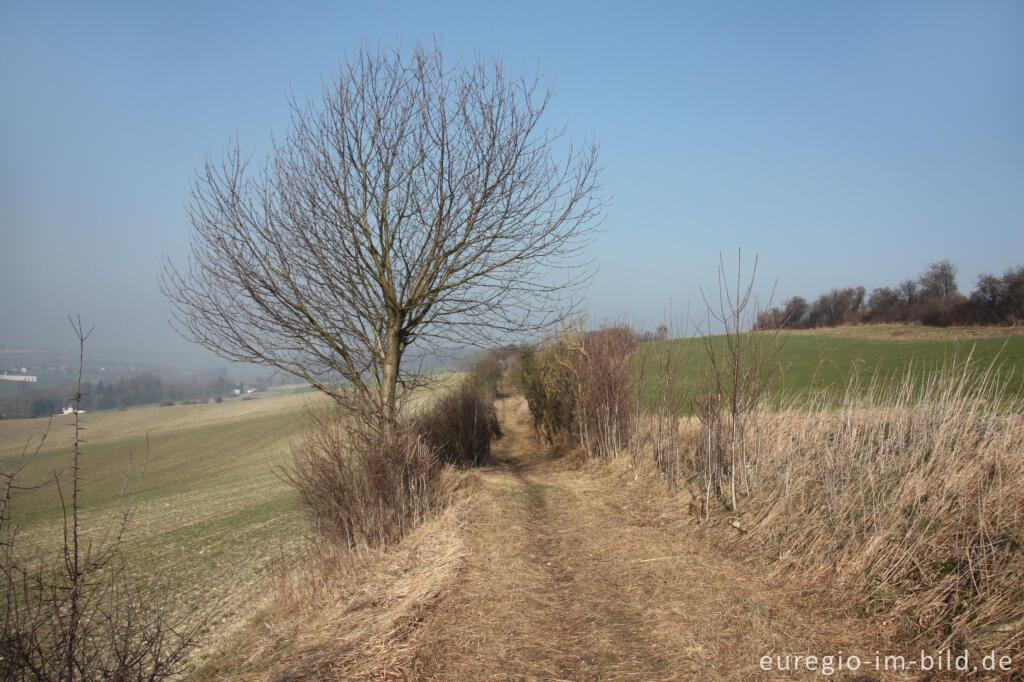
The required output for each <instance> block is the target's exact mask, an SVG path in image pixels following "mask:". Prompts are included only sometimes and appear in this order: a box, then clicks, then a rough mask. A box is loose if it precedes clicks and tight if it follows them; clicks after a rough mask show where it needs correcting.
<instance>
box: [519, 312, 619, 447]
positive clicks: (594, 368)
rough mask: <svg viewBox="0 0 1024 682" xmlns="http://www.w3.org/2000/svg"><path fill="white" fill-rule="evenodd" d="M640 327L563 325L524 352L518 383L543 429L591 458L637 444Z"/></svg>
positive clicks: (537, 427)
mask: <svg viewBox="0 0 1024 682" xmlns="http://www.w3.org/2000/svg"><path fill="white" fill-rule="evenodd" d="M636 348H637V337H636V333H635V332H634V331H633V330H632V328H630V327H629V326H627V325H625V324H620V323H613V324H607V325H605V326H604V327H603V328H601V329H599V330H596V331H590V332H584V331H582V330H581V329H580V328H578V327H576V328H570V329H566V330H565V331H563V332H562V333H561V334H560V335H559V336H558V337H557V338H555V339H553V340H549V341H547V342H545V343H544V344H542V345H541V346H540V347H526V348H523V349H521V350H520V353H519V363H518V364H519V374H518V377H517V384H518V386H519V388H520V390H522V392H523V395H524V396H525V398H526V402H527V405H528V406H529V408H530V413H531V415H532V416H533V423H534V429H535V431H536V432H537V435H538V436H539V437H540V438H542V439H544V440H545V441H547V442H549V443H551V442H554V441H555V440H557V439H563V440H565V441H567V442H572V443H576V444H578V445H580V446H582V448H583V451H584V452H585V453H586V455H587V457H588V458H589V459H598V460H608V459H611V458H612V457H614V456H615V455H616V454H618V453H620V452H623V451H626V450H631V449H635V448H633V447H632V446H633V444H634V443H635V438H636V434H637V415H638V410H639V405H638V404H637V395H638V394H637V390H638V389H637V386H636V380H637V376H636V369H635V368H634V366H633V353H634V352H635V351H636Z"/></svg>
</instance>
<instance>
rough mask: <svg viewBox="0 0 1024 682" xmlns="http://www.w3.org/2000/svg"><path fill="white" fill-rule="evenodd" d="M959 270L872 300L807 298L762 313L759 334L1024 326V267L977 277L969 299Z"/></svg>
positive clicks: (838, 292)
mask: <svg viewBox="0 0 1024 682" xmlns="http://www.w3.org/2000/svg"><path fill="white" fill-rule="evenodd" d="M956 271H957V268H956V266H955V265H953V263H951V262H950V261H949V260H942V261H939V262H937V263H932V264H931V265H929V266H928V267H927V268H926V269H925V271H924V272H922V273H921V275H920V276H919V277H918V278H917V279H906V280H903V281H902V282H900V283H899V284H897V285H896V286H895V287H879V288H877V289H874V290H873V291H872V292H871V294H870V295H867V294H866V291H865V289H864V287H850V288H846V289H832V290H831V291H829V292H828V293H825V294H822V295H821V296H819V297H818V298H817V300H815V301H814V302H813V303H809V302H808V301H807V300H806V299H805V298H803V297H802V296H794V297H793V298H791V299H789V300H788V301H784V302H783V304H782V306H781V307H777V308H772V309H770V310H766V311H764V312H762V313H761V314H760V315H758V317H757V328H758V329H774V328H777V327H782V328H785V329H811V328H814V327H835V326H838V325H841V324H855V323H860V322H916V323H918V324H923V325H929V326H934V327H948V326H950V325H967V324H986V325H1013V324H1020V323H1022V322H1024V266H1020V267H1016V268H1010V269H1009V270H1007V271H1006V272H1005V273H1004V274H1003V276H1002V277H999V276H996V275H990V274H982V275H979V276H978V281H977V285H976V287H975V290H974V291H972V292H971V293H970V295H968V296H964V295H963V294H961V293H960V291H959V290H958V288H957V284H956Z"/></svg>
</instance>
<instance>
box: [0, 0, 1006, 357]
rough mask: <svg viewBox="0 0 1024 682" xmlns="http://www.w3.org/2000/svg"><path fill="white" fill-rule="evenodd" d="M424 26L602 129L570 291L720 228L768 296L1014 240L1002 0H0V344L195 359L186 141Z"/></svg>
mask: <svg viewBox="0 0 1024 682" xmlns="http://www.w3.org/2000/svg"><path fill="white" fill-rule="evenodd" d="M434 37H437V38H438V39H439V40H441V41H442V44H443V45H444V48H445V51H446V53H447V54H448V55H449V57H450V58H452V59H454V58H457V57H459V56H472V54H473V53H474V51H479V52H481V53H483V54H487V55H493V54H498V55H500V56H501V58H502V59H503V60H504V61H505V63H506V65H507V66H508V67H509V68H510V69H512V70H514V71H518V72H521V73H522V72H525V73H532V72H533V71H534V69H536V68H538V67H539V69H540V73H541V75H542V78H543V80H544V82H546V83H548V84H550V85H551V86H553V88H554V89H555V96H554V99H553V101H552V106H551V109H550V111H549V114H548V116H547V119H546V123H547V125H549V126H551V127H554V128H557V127H560V126H561V125H563V124H565V125H567V126H568V130H569V132H570V133H571V134H572V135H573V136H574V137H576V138H584V137H587V136H590V135H593V136H595V137H596V139H597V140H598V141H599V142H600V144H601V146H602V154H601V162H602V165H603V166H604V167H605V168H606V171H605V174H604V182H605V184H606V185H607V187H608V189H609V191H610V193H612V194H613V195H614V200H613V203H612V205H611V207H610V208H609V210H608V211H607V212H606V216H605V221H604V232H603V233H602V234H601V235H600V236H599V237H598V240H597V242H596V243H595V245H594V247H593V252H592V255H593V257H594V258H595V259H596V261H597V264H598V267H599V270H598V273H597V275H596V277H595V279H594V281H593V284H592V286H591V288H590V290H589V293H588V301H589V309H590V313H591V315H592V317H593V318H594V319H602V318H607V317H614V316H617V315H622V314H628V315H630V316H631V317H632V318H633V319H635V320H637V321H638V322H639V323H640V324H641V325H643V326H645V327H647V328H653V327H654V326H655V325H657V324H658V322H659V321H660V319H661V316H662V314H663V311H665V310H666V309H667V308H668V307H669V306H670V305H671V306H672V308H673V309H674V310H675V311H676V312H682V311H683V310H685V308H686V305H687V302H689V303H690V306H691V311H696V310H697V309H698V308H699V304H700V294H699V291H698V287H700V286H703V287H704V288H705V289H706V290H707V289H713V288H714V287H715V284H716V268H717V265H718V258H719V254H720V253H721V254H723V255H724V257H725V260H726V263H727V264H733V263H735V255H736V249H737V248H738V247H742V249H743V252H744V254H745V255H746V256H748V258H746V259H745V260H746V264H747V265H748V266H749V264H750V259H752V257H753V256H754V255H755V254H757V255H759V256H760V278H759V282H760V287H759V289H760V291H762V293H763V295H766V293H767V292H768V291H770V289H771V286H772V283H773V282H775V281H778V289H777V291H776V297H775V300H776V302H778V301H781V300H782V299H785V298H789V297H791V296H794V295H801V296H804V297H807V298H813V297H816V296H817V295H819V294H821V293H823V292H825V291H827V290H829V289H832V288H836V287H845V286H858V285H862V286H864V287H866V288H867V290H868V291H869V292H870V290H871V289H872V288H874V287H878V286H892V285H894V284H896V283H898V282H899V281H900V280H903V279H907V278H912V277H915V276H916V275H917V274H919V273H920V272H921V270H923V269H924V267H925V266H927V265H928V264H929V263H931V262H934V261H938V260H941V259H944V258H949V259H950V260H952V261H953V262H954V263H955V264H957V265H958V266H959V276H958V283H959V286H960V289H961V291H962V292H964V293H967V292H969V291H970V290H971V289H972V288H973V287H974V283H975V279H976V277H977V275H978V274H979V273H981V272H992V273H995V274H1001V273H1002V272H1003V271H1004V270H1006V269H1007V268H1009V267H1012V266H1017V265H1024V257H1022V254H1024V127H1022V126H1021V124H1020V122H1021V121H1024V5H1022V4H1021V3H1017V2H984V3H952V2H949V3H947V2H917V3H915V2H912V3H900V4H898V5H893V4H891V3H884V2H876V3H857V4H837V3H815V4H808V3H772V4H770V5H769V4H765V5H743V6H725V5H721V4H719V3H680V4H674V5H672V6H671V7H663V6H661V5H658V4H654V3H650V4H648V3H633V4H630V5H629V6H628V8H626V9H624V8H623V7H622V6H621V5H618V4H600V3H597V4H595V3H575V4H573V5H568V6H563V5H552V4H551V3H543V4H541V3H532V4H531V3H526V4H520V5H517V6H515V7H509V8H504V9H503V10H502V11H501V13H500V14H499V13H497V12H492V13H489V12H486V11H481V9H480V6H479V5H478V4H473V5H470V4H468V3H441V4H438V5H434V4H431V5H429V6H426V5H419V4H415V3H396V4H391V5H387V6H380V5H372V4H370V5H366V4H364V5H356V6H353V7H341V6H339V5H337V4H335V3H316V2H311V3H303V4H298V5H295V4H291V3H290V4H288V5H284V4H282V5H278V6H276V7H273V8H268V7H265V6H262V5H260V6H258V7H257V6H251V5H250V4H248V3H218V4H216V5H208V4H207V3H187V2H186V3H179V4H175V5H173V6H156V5H149V4H143V5H137V4H127V3H125V4H121V3H101V4H99V5H88V6H85V5H78V4H75V3H47V4H46V5H42V4H39V3H19V2H9V3H5V4H4V5H2V6H0V83H2V86H3V89H4V92H5V94H6V97H5V100H6V106H5V107H4V108H3V110H2V112H0V131H2V132H0V205H2V206H3V210H2V214H0V242H2V244H3V251H4V253H5V255H6V262H5V267H4V269H3V278H2V280H0V285H2V290H3V292H4V294H3V296H2V297H0V319H3V324H2V325H0V348H5V347H6V348H11V347H15V348H29V349H31V348H46V349H49V350H55V351H63V350H67V349H69V348H73V347H74V337H73V335H72V333H71V329H70V326H69V325H68V322H67V316H68V315H69V314H80V315H81V317H82V319H83V321H85V322H86V323H87V324H92V325H95V327H96V330H95V332H94V335H93V337H92V339H91V348H92V350H93V351H94V352H96V353H111V352H123V353H125V354H126V355H132V354H139V355H141V354H147V355H152V356H156V357H159V358H166V359H174V361H175V362H181V363H185V364H189V365H193V366H209V365H216V364H218V363H220V362H222V361H220V360H219V359H218V358H216V357H215V356H214V355H213V354H211V353H210V352H208V351H206V350H204V349H202V348H199V347H196V346H194V345H192V344H189V343H187V342H185V341H184V340H182V339H181V338H180V337H178V335H177V334H176V333H175V332H174V331H173V330H172V329H171V328H170V326H169V325H168V324H167V321H166V318H167V306H166V303H165V301H164V299H163V297H162V296H161V294H160V292H159V288H158V285H157V275H158V273H159V270H160V268H161V263H162V259H163V258H164V257H169V258H171V259H173V260H174V262H176V263H178V264H179V265H181V264H183V263H184V261H185V258H186V256H187V253H188V243H189V233H190V226H189V224H188V220H187V218H186V211H185V207H186V205H187V203H188V193H189V186H190V183H191V181H192V177H193V171H194V168H195V167H196V166H197V165H198V164H200V163H202V161H203V158H204V155H206V154H210V155H213V156H215V157H216V156H217V155H219V154H220V153H221V151H222V149H223V148H224V147H225V145H226V144H227V142H228V140H229V138H230V137H232V136H233V135H235V134H236V133H237V135H238V136H239V138H240V139H241V140H242V142H243V143H245V144H246V145H248V146H249V147H250V148H252V149H253V150H256V154H255V158H256V159H259V158H260V156H261V152H260V150H265V149H266V147H267V145H268V142H269V140H270V136H271V135H272V134H275V135H278V136H280V135H282V134H283V133H284V132H285V131H286V130H287V119H288V110H287V97H288V95H289V93H294V95H295V96H296V98H297V99H300V100H301V99H304V98H305V97H307V96H315V95H316V94H318V92H319V88H320V83H321V79H322V78H324V77H326V76H327V75H328V74H329V72H330V71H331V70H333V69H335V68H336V67H337V65H338V63H339V61H340V60H342V59H344V58H345V57H346V55H351V54H352V53H353V52H354V51H356V50H357V49H358V48H359V47H360V45H362V44H364V43H368V44H371V45H376V44H382V45H392V44H395V43H396V42H401V43H402V44H403V45H405V46H409V45H411V44H412V43H413V42H414V41H416V40H423V41H431V40H433V39H434Z"/></svg>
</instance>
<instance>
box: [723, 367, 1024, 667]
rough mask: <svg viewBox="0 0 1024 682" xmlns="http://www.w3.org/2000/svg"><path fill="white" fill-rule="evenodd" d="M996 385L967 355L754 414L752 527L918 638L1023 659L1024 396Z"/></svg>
mask: <svg viewBox="0 0 1024 682" xmlns="http://www.w3.org/2000/svg"><path fill="white" fill-rule="evenodd" d="M1004 389H1005V381H1004V379H1001V378H1000V377H999V376H998V375H997V374H996V373H995V372H994V371H993V370H992V369H991V368H989V369H987V370H986V369H976V368H974V367H972V366H971V365H970V363H969V362H968V363H963V364H960V365H949V366H947V367H946V368H945V369H943V370H941V371H936V372H932V373H930V374H928V375H927V376H926V378H925V380H924V381H921V380H920V379H917V378H915V377H913V376H911V374H908V378H907V380H906V381H904V382H903V383H902V384H900V385H898V386H895V387H890V388H881V387H880V386H879V384H877V383H873V384H871V385H868V386H864V387H861V386H857V385H856V384H853V385H851V386H850V387H849V388H848V389H847V390H846V392H845V395H844V396H843V398H842V400H841V407H840V408H839V409H838V410H835V409H833V408H830V407H826V405H829V404H830V403H829V402H828V401H827V400H825V401H822V402H820V403H812V404H810V405H809V406H805V407H804V408H803V409H801V410H790V411H784V412H776V413H768V414H765V415H763V421H762V423H763V429H762V431H761V432H760V434H759V435H758V437H759V438H760V441H761V442H760V444H759V445H760V447H759V450H760V453H761V454H760V457H759V459H758V462H757V472H756V478H757V483H756V485H755V490H754V493H753V495H752V496H751V498H750V499H749V500H748V501H747V508H748V509H752V510H753V512H752V514H751V515H749V516H748V517H747V518H746V519H744V521H743V524H744V525H748V524H749V526H750V529H751V530H750V537H751V538H754V539H756V540H758V541H759V542H760V543H763V546H764V547H765V548H767V551H768V552H769V553H770V554H771V555H772V557H773V559H774V560H775V561H776V562H777V566H778V567H780V568H782V569H785V570H787V571H798V572H800V573H801V574H803V575H804V576H805V577H809V578H812V579H813V580H815V581H817V582H818V583H819V584H821V585H825V586H828V587H829V588H831V589H841V590H843V591H844V592H846V593H847V594H849V595H851V596H852V597H853V598H855V599H856V600H858V601H859V602H860V603H861V604H862V605H863V606H864V607H865V608H867V609H868V610H870V611H871V612H873V613H878V614H880V615H882V616H883V617H885V618H886V619H888V620H890V621H892V622H894V623H897V624H898V625H900V626H901V628H902V630H903V632H904V634H905V635H906V636H908V637H909V638H910V639H911V640H913V641H914V642H915V643H917V644H919V645H921V646H935V647H945V646H951V645H959V646H970V647H971V648H979V647H982V646H984V647H985V648H986V650H987V649H988V648H996V649H998V650H1000V651H1002V652H1004V653H1006V654H1007V655H1011V656H1013V657H1014V659H1015V660H1024V626H1022V621H1024V584H1022V582H1021V576H1022V575H1024V551H1022V548H1024V418H1022V416H1021V412H1022V408H1024V405H1022V402H1021V400H1020V397H1019V396H1017V397H1013V396H1010V397H1008V396H1006V394H1005V391H1004Z"/></svg>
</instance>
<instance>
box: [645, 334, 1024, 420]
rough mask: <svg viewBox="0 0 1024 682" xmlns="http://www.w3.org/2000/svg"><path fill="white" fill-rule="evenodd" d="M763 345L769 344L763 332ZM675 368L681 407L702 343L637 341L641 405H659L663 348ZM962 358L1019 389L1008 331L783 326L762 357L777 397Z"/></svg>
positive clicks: (1023, 354) (719, 345) (1022, 367)
mask: <svg viewBox="0 0 1024 682" xmlns="http://www.w3.org/2000/svg"><path fill="white" fill-rule="evenodd" d="M711 343H712V344H713V345H714V347H715V349H716V352H718V353H719V354H724V351H725V338H724V337H722V336H714V337H711ZM764 343H765V349H766V350H768V349H770V348H771V347H772V341H771V337H770V336H766V337H765V341H764ZM670 351H671V353H672V362H673V364H674V366H675V367H676V368H677V369H676V372H677V378H676V382H675V389H674V395H675V396H676V398H677V399H678V400H680V401H682V403H683V404H684V405H685V404H687V403H688V402H689V400H690V399H692V397H693V396H695V395H697V394H698V392H699V390H700V388H701V386H702V383H703V381H704V377H705V376H706V374H707V370H708V362H707V355H706V352H705V340H704V339H702V338H691V339H678V340H675V341H673V342H671V347H670V342H668V341H657V342H652V343H647V344H642V346H641V348H640V351H639V352H638V354H637V360H636V365H637V368H638V370H639V369H640V366H641V364H642V363H643V364H644V368H643V369H644V383H643V404H644V405H645V407H646V408H647V409H654V408H655V407H656V406H657V404H658V396H659V391H660V385H661V378H660V377H661V375H662V372H663V368H664V366H665V361H666V357H667V355H668V353H669V352H670ZM968 357H970V358H971V364H972V366H974V367H977V368H979V369H983V368H985V367H988V366H989V365H990V364H991V363H995V364H996V366H997V367H998V368H999V370H1000V373H1001V375H1002V376H1003V377H1007V378H1008V382H1007V389H1008V390H1009V391H1013V392H1017V391H1020V390H1021V388H1022V386H1024V383H1022V379H1024V334H1021V332H1020V330H1017V329H1007V328H998V327H996V328H983V327H966V328H951V329H932V328H925V327H909V326H903V325H869V326H863V327H839V328H835V329H820V330H802V331H786V332H782V333H781V334H779V336H778V348H777V350H776V352H774V353H769V354H768V361H769V362H771V364H772V366H773V367H774V368H775V370H776V379H777V386H776V391H775V396H776V397H779V396H787V397H792V396H796V395H800V394H801V393H805V392H808V391H821V390H827V389H834V388H838V389H842V388H844V387H845V386H846V385H847V383H848V382H849V381H850V380H851V378H852V377H854V376H855V375H856V376H859V377H860V379H861V380H862V381H865V382H866V381H868V380H870V379H871V377H872V376H873V375H875V374H877V375H878V377H879V378H880V379H883V380H885V379H890V378H894V377H895V378H902V377H903V376H904V375H905V373H906V372H907V371H908V369H910V368H919V369H921V370H924V369H927V368H934V367H938V366H941V365H942V364H943V363H948V362H952V361H954V360H956V361H959V362H963V361H965V360H966V359H967V358H968Z"/></svg>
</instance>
